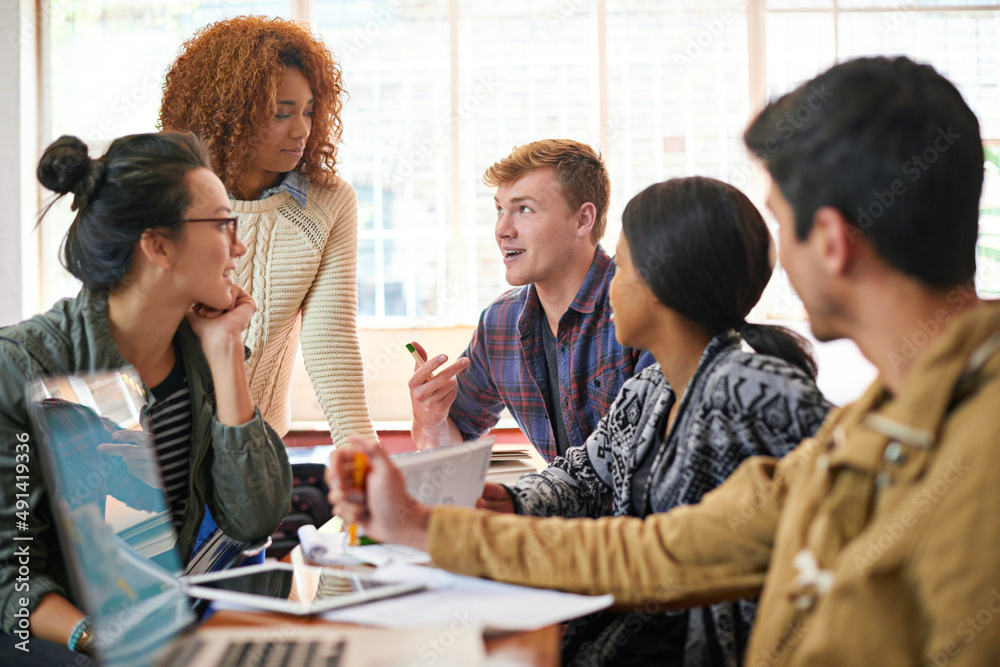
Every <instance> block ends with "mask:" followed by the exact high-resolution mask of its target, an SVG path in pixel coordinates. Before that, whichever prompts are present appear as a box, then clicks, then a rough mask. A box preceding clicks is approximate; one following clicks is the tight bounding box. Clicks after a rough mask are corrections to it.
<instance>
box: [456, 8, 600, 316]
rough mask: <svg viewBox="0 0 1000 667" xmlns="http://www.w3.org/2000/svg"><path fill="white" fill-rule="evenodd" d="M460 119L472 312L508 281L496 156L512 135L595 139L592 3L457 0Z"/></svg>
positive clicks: (505, 150) (516, 140) (513, 141)
mask: <svg viewBox="0 0 1000 667" xmlns="http://www.w3.org/2000/svg"><path fill="white" fill-rule="evenodd" d="M459 11H460V15H459V17H458V21H459V23H458V29H459V38H458V82H459V89H458V100H457V102H458V122H459V128H460V135H459V147H460V150H459V156H458V159H459V165H458V166H459V169H460V171H459V174H460V178H459V183H458V187H459V193H460V194H459V196H460V198H461V199H460V201H461V204H460V205H461V236H462V239H463V243H462V249H461V253H462V256H461V258H460V259H459V260H458V261H459V262H460V264H462V265H464V266H465V267H468V268H467V269H466V271H467V275H468V280H469V291H468V299H467V301H466V304H465V309H466V318H467V320H468V321H471V322H474V321H476V318H477V317H478V314H479V311H480V310H481V309H482V308H483V307H484V306H486V305H487V304H488V303H489V302H490V301H492V300H493V299H495V298H496V297H497V296H498V295H499V294H500V293H501V292H502V291H504V290H505V289H509V285H507V283H506V282H505V281H503V280H502V271H501V266H500V262H499V259H500V254H499V249H498V248H497V245H496V243H495V241H494V238H493V227H494V222H495V219H496V213H495V208H494V204H493V190H492V188H487V187H486V186H485V185H483V183H482V174H483V171H485V170H486V169H487V168H488V167H489V166H490V165H491V164H493V163H494V162H496V161H497V160H498V159H500V158H503V157H505V156H506V155H507V154H509V153H510V151H511V149H512V148H513V147H514V146H515V145H520V144H524V143H528V142H531V141H536V140H538V139H549V138H570V139H576V140H577V141H582V142H585V143H589V144H591V145H593V146H595V147H596V146H598V145H599V143H600V112H599V104H598V78H597V77H598V67H597V39H596V35H597V24H596V14H595V11H596V10H595V8H594V6H593V3H562V4H559V5H556V4H544V3H543V4H539V3H535V2H530V1H529V0H514V1H509V2H503V3H499V4H498V3H496V2H492V1H487V0H469V1H467V2H462V3H461V4H460V5H459Z"/></svg>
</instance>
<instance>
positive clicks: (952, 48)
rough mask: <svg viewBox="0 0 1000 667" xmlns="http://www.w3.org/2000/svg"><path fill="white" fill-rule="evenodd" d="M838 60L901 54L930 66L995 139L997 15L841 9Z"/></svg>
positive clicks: (999, 121) (999, 83)
mask: <svg viewBox="0 0 1000 667" xmlns="http://www.w3.org/2000/svg"><path fill="white" fill-rule="evenodd" d="M839 28H840V30H839V33H840V41H841V45H840V53H841V59H842V60H843V59H848V58H853V57H856V56H859V55H876V54H887V55H894V54H905V55H907V56H909V57H910V58H913V59H914V60H918V61H921V62H927V63H930V64H931V65H933V66H934V67H935V68H937V70H938V71H939V72H941V73H942V74H943V75H944V76H946V77H948V78H949V79H950V80H951V81H952V82H953V83H954V84H955V86H956V87H957V88H958V89H959V90H960V91H961V93H962V96H963V97H965V99H966V101H967V102H968V103H969V106H971V107H972V110H973V111H975V112H976V115H977V116H978V117H979V123H980V125H981V127H982V133H983V137H984V138H987V139H997V138H1000V53H998V50H997V46H996V45H997V42H998V40H1000V14H998V13H997V12H961V11H956V12H909V13H900V12H893V13H881V12H866V13H862V14H840V26H839Z"/></svg>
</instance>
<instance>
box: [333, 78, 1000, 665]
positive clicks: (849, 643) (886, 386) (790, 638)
mask: <svg viewBox="0 0 1000 667" xmlns="http://www.w3.org/2000/svg"><path fill="white" fill-rule="evenodd" d="M745 139H746V143H747V146H748V147H749V148H750V149H751V150H752V151H753V152H754V153H756V154H757V155H758V156H759V157H760V158H761V160H762V162H763V164H764V165H765V167H766V168H767V170H768V171H769V172H770V174H771V177H772V179H773V183H772V186H771V192H770V195H769V199H768V205H769V207H770V208H771V210H772V211H773V212H774V215H775V217H776V218H777V220H778V222H779V226H780V257H781V262H782V265H783V266H784V267H785V268H786V270H787V271H788V274H789V277H790V278H791V280H792V283H793V285H794V286H795V288H796V290H797V291H798V292H799V294H800V295H801V297H802V300H803V302H804V304H805V306H806V308H807V310H808V311H809V314H810V321H811V325H812V329H813V332H814V333H815V334H816V336H817V337H818V338H820V339H822V340H833V339H836V338H850V339H852V340H854V341H855V342H856V343H857V344H858V346H859V347H860V348H861V350H862V352H863V353H864V354H865V356H866V357H867V358H868V359H870V360H871V361H872V363H874V364H875V365H876V366H877V367H878V369H879V377H878V379H877V380H876V381H875V383H874V384H873V385H872V386H871V387H870V388H869V390H868V391H867V392H866V393H865V395H864V396H863V397H862V398H861V399H860V400H859V401H857V402H856V403H854V404H852V405H850V406H847V407H846V408H844V409H843V410H840V411H835V412H834V413H832V414H831V416H830V417H829V418H828V419H827V421H826V423H825V424H824V425H823V427H821V429H820V430H819V432H818V433H817V434H816V436H815V437H813V438H809V439H807V440H805V441H803V442H802V444H801V445H799V447H798V448H796V449H795V450H794V451H793V452H792V453H791V454H789V455H788V456H787V457H785V458H784V459H782V460H780V461H776V460H773V459H763V458H756V459H750V460H748V461H747V462H746V463H745V464H744V465H743V466H741V467H740V468H739V469H738V470H737V471H736V472H735V473H734V474H733V476H732V477H730V478H729V480H727V482H726V483H725V484H723V485H722V486H721V487H719V488H718V489H717V490H716V491H714V492H712V493H709V494H708V495H707V496H705V497H704V499H703V500H702V502H701V503H699V504H698V505H694V506H688V507H681V508H679V509H676V510H674V511H672V512H669V513H667V514H660V515H654V516H651V517H648V518H646V519H645V520H640V519H631V518H614V519H598V520H588V519H583V520H563V519H531V518H524V517H510V516H506V515H496V514H490V513H486V512H477V511H470V510H464V509H455V508H446V507H438V508H434V509H430V508H427V507H424V506H422V505H420V504H418V503H416V502H415V501H413V500H412V499H411V498H409V497H408V496H407V495H406V493H405V491H404V490H403V486H402V481H401V477H400V475H399V474H398V471H396V470H395V469H394V468H393V467H392V466H391V465H390V464H389V463H388V460H387V459H386V458H385V457H384V455H382V454H381V453H380V452H378V451H377V450H375V449H372V448H370V447H365V451H367V452H369V455H370V457H371V458H372V463H373V467H372V469H371V472H370V473H369V477H368V487H367V488H368V492H367V505H366V506H360V505H357V504H353V503H360V502H363V497H362V495H361V493H360V492H359V491H357V490H355V489H353V488H351V487H350V482H349V479H350V477H349V473H350V465H349V462H350V455H351V450H350V449H348V450H344V449H342V450H340V451H339V452H337V453H336V454H335V458H334V460H333V464H334V465H333V476H334V478H335V480H336V481H337V485H336V486H337V488H336V489H335V490H334V493H333V494H332V495H333V497H334V500H336V501H338V504H337V511H338V512H339V513H341V514H345V515H347V518H355V517H357V518H360V519H361V520H362V521H363V522H365V524H366V527H367V529H368V531H369V533H370V534H372V535H374V536H375V537H379V538H382V539H387V540H391V541H397V542H404V543H408V544H411V545H414V546H418V547H422V548H425V549H428V550H429V551H430V553H431V555H432V556H433V558H434V561H435V564H437V565H439V566H441V567H445V568H448V569H451V570H454V571H456V572H461V573H465V574H473V575H479V576H487V577H491V578H493V579H498V580H502V581H511V582H516V583H522V584H527V585H531V586H544V587H551V588H560V589H564V590H570V591H575V592H581V593H613V594H614V595H615V596H616V599H617V602H618V604H619V605H621V606H622V607H623V608H628V609H630V610H632V611H646V612H649V613H655V612H658V611H662V610H664V609H667V608H671V607H683V606H690V605H694V604H704V603H707V602H715V601H719V600H731V599H735V598H738V597H742V596H747V595H754V594H760V596H761V602H760V607H759V610H758V614H757V623H756V625H755V628H754V631H753V635H752V637H751V640H750V645H749V648H748V651H747V655H746V660H745V662H746V664H747V665H749V666H750V667H759V666H764V665H810V666H815V665H838V666H840V665H878V666H880V667H881V666H887V665H934V666H936V667H943V666H944V665H991V664H1000V558H998V554H1000V465H998V464H997V459H996V458H995V457H994V455H995V454H996V453H997V452H995V451H994V450H995V449H996V448H997V447H998V446H1000V307H998V306H997V305H995V304H988V303H985V302H981V301H980V300H979V299H978V298H977V297H976V293H975V290H974V285H973V277H974V273H975V252H976V248H975V246H976V238H977V225H978V217H979V211H978V202H979V196H980V191H981V189H982V181H983V149H982V142H981V139H980V133H979V124H978V121H977V120H976V118H975V116H974V115H973V113H972V111H971V110H970V109H969V107H968V106H967V105H966V104H965V102H964V101H963V100H962V97H961V95H960V94H959V93H958V91H957V90H956V89H955V88H954V86H952V85H951V84H950V83H949V82H948V81H947V80H945V79H944V78H943V77H941V76H940V75H939V74H938V73H937V72H935V71H934V70H933V69H932V68H931V67H929V66H923V65H917V64H915V63H913V62H912V61H910V60H908V59H906V58H897V59H893V60H889V59H885V58H873V59H863V60H855V61H849V62H846V63H843V64H841V65H838V66H836V67H834V68H832V69H831V70H829V71H827V72H825V73H823V74H821V75H820V76H818V77H816V78H815V79H814V80H812V81H810V82H808V83H806V84H804V85H803V86H801V87H800V88H798V89H797V90H795V91H793V92H791V93H789V94H788V95H785V96H784V97H782V98H781V99H779V100H777V101H775V102H772V103H771V104H770V105H768V107H767V108H766V109H764V111H763V112H762V113H761V114H760V116H758V117H757V119H756V120H755V121H754V122H753V123H751V125H750V127H749V129H748V130H747V132H746V136H745ZM345 490H346V491H345ZM349 501H352V502H349Z"/></svg>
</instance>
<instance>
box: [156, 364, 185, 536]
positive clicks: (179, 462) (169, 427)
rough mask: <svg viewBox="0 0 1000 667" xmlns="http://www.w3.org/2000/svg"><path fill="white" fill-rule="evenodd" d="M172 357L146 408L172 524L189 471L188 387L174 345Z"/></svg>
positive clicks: (180, 512) (180, 513) (178, 518)
mask: <svg viewBox="0 0 1000 667" xmlns="http://www.w3.org/2000/svg"><path fill="white" fill-rule="evenodd" d="M174 349H175V354H176V361H175V362H174V368H173V370H171V371H170V375H168V376H167V378H166V379H165V380H164V381H163V382H161V383H160V384H158V385H156V386H155V387H153V388H152V389H151V391H152V392H153V396H154V397H155V398H156V401H155V402H154V403H153V404H152V406H151V407H150V410H149V418H150V422H151V425H152V430H153V436H154V439H155V441H156V456H157V458H158V459H159V462H160V474H161V475H162V476H163V489H164V491H166V494H167V501H168V502H169V504H170V513H171V517H172V518H173V522H174V526H175V527H177V528H178V529H179V528H180V526H181V524H182V523H183V522H184V512H185V510H186V509H187V501H188V497H189V496H190V495H191V494H190V492H189V488H190V484H189V482H188V478H189V477H190V472H191V390H190V389H189V388H188V381H187V374H186V373H185V371H184V360H183V358H181V351H180V348H179V347H177V346H175V348H174Z"/></svg>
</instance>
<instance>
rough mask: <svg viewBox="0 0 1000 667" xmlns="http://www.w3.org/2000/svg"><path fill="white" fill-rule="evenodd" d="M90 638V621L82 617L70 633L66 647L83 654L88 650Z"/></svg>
mask: <svg viewBox="0 0 1000 667" xmlns="http://www.w3.org/2000/svg"><path fill="white" fill-rule="evenodd" d="M92 638H93V630H91V627H90V619H89V618H87V617H86V616H84V617H83V618H81V619H80V620H79V621H77V622H76V625H74V626H73V632H71V633H70V635H69V641H68V642H66V646H67V647H68V648H69V650H71V651H78V652H80V653H83V652H84V651H86V650H87V648H89V646H90V640H91V639H92Z"/></svg>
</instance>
